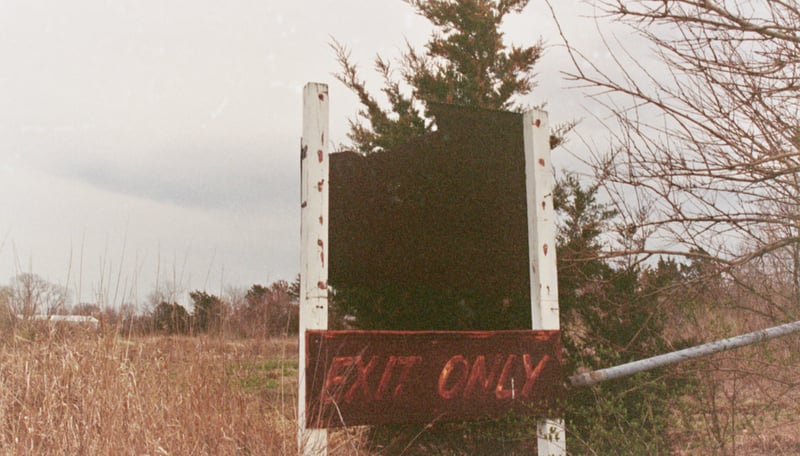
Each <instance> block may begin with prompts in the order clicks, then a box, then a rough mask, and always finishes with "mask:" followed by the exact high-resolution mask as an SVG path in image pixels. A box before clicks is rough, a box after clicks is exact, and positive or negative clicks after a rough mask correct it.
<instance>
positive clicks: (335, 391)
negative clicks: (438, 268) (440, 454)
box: [305, 331, 563, 428]
mask: <svg viewBox="0 0 800 456" xmlns="http://www.w3.org/2000/svg"><path fill="white" fill-rule="evenodd" d="M306 337H307V345H306V347H307V351H308V352H307V358H306V359H307V365H306V372H305V375H306V376H307V378H308V379H309V380H308V383H307V390H306V394H307V397H308V398H309V402H308V409H307V416H308V417H309V423H308V425H309V427H316V428H319V427H336V426H342V425H344V424H346V425H348V426H349V425H361V424H381V423H404V422H405V423H408V422H429V421H431V420H464V419H475V418H488V417H498V416H502V415H503V414H505V413H507V412H509V411H512V410H513V411H515V412H517V413H523V414H528V415H541V414H543V413H548V412H552V411H553V409H554V408H555V407H557V406H558V403H559V401H560V400H562V399H563V381H562V379H561V345H560V335H559V332H558V331H467V332H445V331H426V332H407V331H308V332H307V335H306Z"/></svg>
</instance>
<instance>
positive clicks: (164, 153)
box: [0, 0, 602, 305]
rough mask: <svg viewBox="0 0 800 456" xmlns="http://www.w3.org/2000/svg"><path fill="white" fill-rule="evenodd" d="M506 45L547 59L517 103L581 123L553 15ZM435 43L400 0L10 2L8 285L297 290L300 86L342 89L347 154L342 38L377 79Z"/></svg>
mask: <svg viewBox="0 0 800 456" xmlns="http://www.w3.org/2000/svg"><path fill="white" fill-rule="evenodd" d="M554 3H555V5H554V6H555V8H556V12H557V14H558V16H559V20H560V21H561V22H562V25H563V26H564V27H565V29H566V32H567V33H568V35H569V36H570V38H571V40H572V41H573V43H574V44H575V45H576V46H579V47H582V48H583V49H585V50H586V51H585V52H587V53H588V54H590V55H595V56H597V55H600V56H601V57H602V51H601V50H600V48H599V47H597V48H596V49H595V47H596V46H598V42H597V39H596V34H595V31H594V28H595V24H594V22H593V20H592V19H590V18H588V17H585V15H591V14H592V9H591V7H590V5H587V4H585V3H584V2H581V1H569V0H557V1H554ZM505 30H506V33H507V40H508V41H509V42H514V43H517V44H530V43H532V42H534V41H535V40H537V39H538V38H539V37H541V38H542V39H543V40H544V42H545V44H547V45H549V46H550V47H549V49H548V51H547V54H546V56H545V57H544V58H543V59H542V60H541V62H540V63H539V65H538V66H537V73H538V80H539V87H538V88H537V89H536V91H535V92H534V93H533V95H531V96H530V97H529V98H528V99H526V100H525V101H526V102H528V103H531V104H538V103H542V102H547V103H548V104H549V105H548V110H549V111H550V116H551V121H553V122H559V121H565V120H569V119H574V118H580V117H584V116H585V114H583V113H582V112H581V109H583V107H584V106H586V105H587V103H586V100H585V98H584V96H583V94H582V93H581V92H580V91H579V90H574V89H567V88H566V86H568V85H569V84H568V83H566V82H565V81H563V80H562V79H561V75H560V71H562V70H563V69H565V68H566V67H567V62H566V59H565V54H564V52H563V50H562V49H559V48H558V47H557V45H558V44H559V43H560V38H559V37H558V35H557V33H556V29H555V25H554V22H553V20H552V18H551V16H550V12H549V10H548V8H547V6H546V4H545V3H544V1H542V0H531V3H530V5H529V6H528V7H527V9H526V10H525V11H524V12H523V13H522V14H520V15H517V16H515V17H512V18H510V19H509V20H508V21H507V23H506V27H505ZM430 31H431V28H430V26H429V24H428V23H427V22H426V21H425V20H424V19H422V18H420V17H418V16H416V15H415V14H414V11H413V9H412V8H411V7H409V6H408V5H407V4H405V3H403V2H402V1H400V0H370V1H363V0H359V1H356V0H335V1H334V0H318V1H311V0H301V1H298V0H293V1H283V2H276V1H270V0H257V1H256V0H253V1H250V0H233V1H228V2H221V1H211V0H175V1H155V0H144V1H143V0H72V1H70V2H60V1H56V0H4V1H3V2H0V61H2V63H3V71H2V72H0V207H2V210H0V284H5V283H8V281H9V280H10V279H11V278H12V277H13V276H14V275H15V274H17V273H20V272H33V273H36V274H38V275H40V276H42V277H43V278H45V279H47V280H49V281H52V282H55V283H59V284H62V285H66V286H67V287H68V288H69V289H70V291H71V294H72V297H71V300H72V302H97V301H98V295H103V298H102V301H104V302H105V303H106V304H109V305H118V304H119V303H121V302H143V301H145V300H146V298H147V294H148V293H149V292H150V291H152V290H153V289H154V288H155V287H156V286H157V285H158V286H163V284H165V283H174V284H175V285H176V286H177V287H178V288H179V289H181V290H184V291H190V290H194V289H205V290H207V291H209V292H211V293H222V292H223V291H224V290H225V289H226V288H227V287H229V286H234V287H245V288H246V287H249V286H250V285H251V284H253V283H262V284H268V283H270V282H272V281H274V280H278V279H286V280H291V279H292V278H293V277H294V276H295V275H296V274H297V273H298V272H299V255H300V253H299V156H298V148H299V143H300V130H301V123H302V118H301V111H302V99H301V96H302V87H303V85H304V84H305V83H306V82H309V81H314V82H323V83H328V84H329V85H330V96H331V129H332V135H333V140H334V142H335V143H341V142H343V141H345V140H346V136H345V135H346V133H347V131H346V128H347V118H348V117H351V116H352V115H354V114H355V112H356V110H357V109H358V105H357V100H356V99H355V97H354V96H353V95H352V94H350V93H349V92H348V91H347V90H346V89H345V88H344V87H343V86H342V85H341V84H340V83H338V82H337V81H336V80H335V79H334V78H333V76H332V74H333V73H334V72H336V71H337V66H336V61H335V57H334V55H333V52H332V51H331V49H330V48H329V46H328V43H329V42H330V41H331V39H332V38H336V39H337V40H338V41H339V42H341V43H343V44H345V45H346V46H348V47H349V48H350V49H351V50H352V57H353V60H354V61H355V62H358V63H359V64H360V66H361V68H362V74H363V76H364V77H365V78H367V79H368V80H374V79H375V77H374V74H373V73H372V72H371V60H372V58H373V57H374V55H375V54H376V53H381V54H382V55H384V56H386V57H395V56H397V55H399V53H400V51H401V50H402V48H403V47H404V42H405V40H408V41H409V42H411V43H412V44H418V45H421V44H423V43H424V42H425V41H426V39H427V37H428V36H429V34H430ZM598 53H600V54H598ZM372 87H373V88H375V89H377V88H379V85H378V83H377V82H375V83H374V84H373V85H372ZM562 161H563V162H565V163H566V162H568V160H565V159H563V158H562ZM179 300H181V301H183V303H185V300H186V298H185V296H183V297H181V298H179Z"/></svg>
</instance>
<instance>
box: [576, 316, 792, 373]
mask: <svg viewBox="0 0 800 456" xmlns="http://www.w3.org/2000/svg"><path fill="white" fill-rule="evenodd" d="M798 331H800V321H795V322H794V323H786V324H783V325H780V326H774V327H772V328H767V329H762V330H759V331H754V332H751V333H747V334H742V335H741V336H736V337H731V338H728V339H722V340H717V341H714V342H709V343H707V344H702V345H698V346H696V347H691V348H685V349H683V350H678V351H675V352H672V353H665V354H663V355H658V356H653V357H652V358H645V359H641V360H639V361H633V362H630V363H626V364H621V365H619V366H614V367H609V368H606V369H600V370H596V371H592V372H586V373H583V374H577V375H573V376H571V377H570V378H569V383H570V384H571V385H572V386H592V385H596V384H598V383H601V382H605V381H607V380H613V379H615V378H620V377H627V376H628V375H633V374H638V373H639V372H645V371H649V370H653V369H656V368H659V367H662V366H666V365H669V364H675V363H679V362H681V361H686V360H689V359H694V358H699V357H701V356H708V355H711V354H714V353H718V352H721V351H726V350H731V349H733V348H738V347H743V346H745V345H750V344H755V343H759V342H764V341H766V340H770V339H774V338H776V337H783V336H786V335H789V334H793V333H796V332H798Z"/></svg>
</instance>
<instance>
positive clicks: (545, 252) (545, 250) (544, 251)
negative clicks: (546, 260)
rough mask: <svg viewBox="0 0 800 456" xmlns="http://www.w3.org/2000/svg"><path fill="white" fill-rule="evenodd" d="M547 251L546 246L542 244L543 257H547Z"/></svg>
mask: <svg viewBox="0 0 800 456" xmlns="http://www.w3.org/2000/svg"><path fill="white" fill-rule="evenodd" d="M547 250H548V247H547V244H544V245H543V246H542V252H543V253H544V256H547Z"/></svg>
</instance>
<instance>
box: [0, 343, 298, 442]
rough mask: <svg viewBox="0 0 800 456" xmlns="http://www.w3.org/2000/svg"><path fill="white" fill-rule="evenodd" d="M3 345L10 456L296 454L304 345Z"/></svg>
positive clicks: (3, 423) (3, 407) (2, 399)
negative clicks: (300, 352)
mask: <svg viewBox="0 0 800 456" xmlns="http://www.w3.org/2000/svg"><path fill="white" fill-rule="evenodd" d="M0 337H2V340H0V454H4V455H56V454H57V455H66V454H114V455H203V454H208V455H221V454H225V455H251V454H252V455H271V454H293V453H296V427H295V417H296V412H295V407H296V405H295V404H296V391H295V390H296V378H297V343H296V340H293V339H280V340H244V341H230V340H227V341H226V340H224V339H212V338H205V337H194V338H189V337H166V336H165V337H147V338H133V339H127V338H123V337H120V336H117V335H116V334H114V333H104V334H102V333H101V334H97V333H93V332H90V333H86V332H83V333H82V332H80V331H71V332H64V331H60V330H53V329H48V328H17V329H15V330H13V331H9V332H7V333H6V334H4V335H3V336H0Z"/></svg>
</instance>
